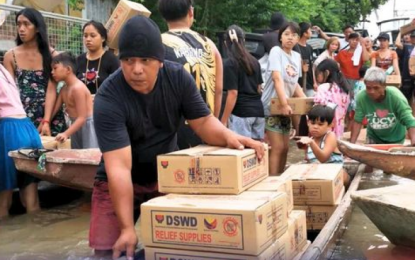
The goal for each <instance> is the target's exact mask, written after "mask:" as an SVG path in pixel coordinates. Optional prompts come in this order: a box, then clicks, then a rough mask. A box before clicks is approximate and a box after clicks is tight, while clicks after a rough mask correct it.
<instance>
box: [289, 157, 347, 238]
mask: <svg viewBox="0 0 415 260" xmlns="http://www.w3.org/2000/svg"><path fill="white" fill-rule="evenodd" d="M282 177H284V178H290V179H292V185H293V196H294V209H295V210H305V211H306V213H307V228H308V229H316V230H319V229H322V228H323V227H324V225H325V224H326V223H327V221H328V219H329V218H330V217H331V215H332V214H333V212H334V211H335V210H336V208H337V206H338V205H339V204H340V202H341V198H342V197H343V194H344V192H345V188H344V185H343V166H342V164H297V165H292V166H291V167H290V168H288V169H287V170H286V171H285V172H284V173H283V174H282Z"/></svg>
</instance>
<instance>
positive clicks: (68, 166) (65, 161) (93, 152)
mask: <svg viewBox="0 0 415 260" xmlns="http://www.w3.org/2000/svg"><path fill="white" fill-rule="evenodd" d="M9 155H10V156H11V157H12V158H13V160H14V163H15V166H16V169H18V170H19V171H22V172H25V173H28V174H31V175H33V176H35V177H37V178H39V179H41V180H45V181H49V182H51V183H54V184H58V185H61V186H65V187H69V188H73V189H78V190H84V191H92V188H93V185H94V179H95V175H96V172H97V169H98V164H99V162H100V160H101V152H100V151H99V149H84V150H65V149H62V150H56V151H53V152H49V153H46V164H45V169H44V170H39V169H38V168H37V166H38V162H37V160H35V159H32V158H28V157H26V156H25V155H22V154H19V153H18V152H17V151H12V152H10V153H9Z"/></svg>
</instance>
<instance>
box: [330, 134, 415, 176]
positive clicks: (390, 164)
mask: <svg viewBox="0 0 415 260" xmlns="http://www.w3.org/2000/svg"><path fill="white" fill-rule="evenodd" d="M337 144H338V147H339V150H340V152H342V153H343V154H344V155H346V156H348V157H350V158H352V159H354V160H356V161H359V162H362V163H364V164H367V165H369V166H372V167H374V168H377V169H381V170H383V171H384V172H386V173H393V174H396V175H399V176H402V177H406V178H410V179H415V153H411V152H408V149H407V148H405V147H403V148H392V149H390V148H391V147H388V149H390V151H389V150H388V151H384V150H380V149H376V148H373V147H368V146H362V145H356V144H352V143H349V142H346V141H342V140H338V141H337Z"/></svg>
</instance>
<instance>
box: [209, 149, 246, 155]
mask: <svg viewBox="0 0 415 260" xmlns="http://www.w3.org/2000/svg"><path fill="white" fill-rule="evenodd" d="M253 151H254V149H249V148H248V149H243V150H238V149H231V148H222V149H219V150H215V151H209V152H207V153H206V154H205V155H207V156H208V155H212V156H246V155H250V154H252V152H253Z"/></svg>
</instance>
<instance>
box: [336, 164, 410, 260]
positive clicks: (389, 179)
mask: <svg viewBox="0 0 415 260" xmlns="http://www.w3.org/2000/svg"><path fill="white" fill-rule="evenodd" d="M404 183H414V181H412V180H409V179H405V178H400V177H398V176H395V175H389V174H384V173H383V172H381V171H375V172H373V173H372V174H364V176H363V178H362V181H361V182H360V186H359V189H360V190H363V189H372V188H381V187H386V186H391V185H397V184H404ZM330 259H331V260H343V259H347V260H366V259H367V260H414V259H415V250H414V249H410V248H406V247H398V246H395V245H393V244H391V243H390V242H389V240H388V239H387V238H386V237H385V236H384V235H383V234H382V233H381V232H380V231H379V229H378V228H377V227H376V226H375V225H374V224H373V223H372V222H371V221H370V219H369V218H368V217H366V215H365V214H364V213H363V211H362V210H361V209H360V208H359V207H358V206H357V205H353V213H352V217H351V220H350V222H349V224H348V225H347V229H346V231H345V232H344V234H343V236H342V238H341V240H340V241H338V244H337V246H336V248H335V250H334V252H333V255H332V257H331V258H330Z"/></svg>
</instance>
